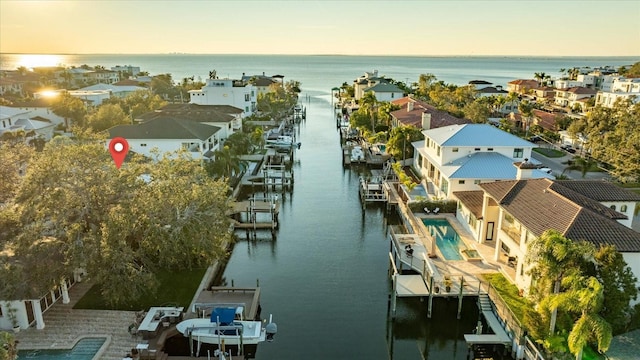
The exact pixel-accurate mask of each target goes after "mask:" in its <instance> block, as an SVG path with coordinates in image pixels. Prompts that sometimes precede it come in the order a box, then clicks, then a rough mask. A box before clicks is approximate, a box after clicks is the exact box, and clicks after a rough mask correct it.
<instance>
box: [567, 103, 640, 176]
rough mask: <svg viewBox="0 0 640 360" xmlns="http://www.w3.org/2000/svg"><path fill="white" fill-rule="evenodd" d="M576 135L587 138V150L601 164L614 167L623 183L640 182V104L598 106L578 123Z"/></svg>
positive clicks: (613, 170)
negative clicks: (609, 106) (611, 106)
mask: <svg viewBox="0 0 640 360" xmlns="http://www.w3.org/2000/svg"><path fill="white" fill-rule="evenodd" d="M570 129H571V132H572V133H581V134H583V135H585V137H586V138H587V143H586V145H585V148H586V149H587V150H589V151H590V153H591V156H593V157H594V158H595V159H597V160H598V161H601V162H604V163H606V164H609V165H610V166H611V175H613V176H614V177H615V178H617V179H618V180H620V181H623V182H624V181H637V180H639V179H640V131H638V129H640V104H635V105H631V103H630V102H629V101H618V102H616V103H615V104H614V107H613V108H606V107H602V106H597V107H595V108H593V109H592V110H591V111H590V112H589V113H588V114H587V116H585V117H583V118H581V119H578V120H575V121H574V124H572V125H571V127H570Z"/></svg>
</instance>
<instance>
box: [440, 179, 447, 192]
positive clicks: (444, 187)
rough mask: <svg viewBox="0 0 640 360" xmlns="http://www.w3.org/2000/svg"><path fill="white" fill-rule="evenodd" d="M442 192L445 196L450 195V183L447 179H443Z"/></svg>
mask: <svg viewBox="0 0 640 360" xmlns="http://www.w3.org/2000/svg"><path fill="white" fill-rule="evenodd" d="M440 191H442V192H443V193H445V194H448V193H449V182H448V181H447V180H446V179H445V178H442V184H440Z"/></svg>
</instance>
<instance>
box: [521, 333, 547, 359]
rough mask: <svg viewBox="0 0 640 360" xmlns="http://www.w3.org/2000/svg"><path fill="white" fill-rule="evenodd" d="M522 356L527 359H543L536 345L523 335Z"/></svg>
mask: <svg viewBox="0 0 640 360" xmlns="http://www.w3.org/2000/svg"><path fill="white" fill-rule="evenodd" d="M524 357H525V358H526V359H527V360H544V356H542V354H541V353H540V350H538V347H537V346H536V345H535V344H534V343H533V342H532V341H531V340H530V339H529V338H528V337H527V336H525V343H524Z"/></svg>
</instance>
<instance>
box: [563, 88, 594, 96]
mask: <svg viewBox="0 0 640 360" xmlns="http://www.w3.org/2000/svg"><path fill="white" fill-rule="evenodd" d="M566 91H568V92H570V93H574V94H579V95H595V94H597V93H598V91H597V90H594V89H589V88H586V87H581V86H576V87H572V88H568V89H566Z"/></svg>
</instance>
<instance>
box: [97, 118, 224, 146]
mask: <svg viewBox="0 0 640 360" xmlns="http://www.w3.org/2000/svg"><path fill="white" fill-rule="evenodd" d="M218 130H220V128H219V127H217V126H213V125H207V124H201V123H197V122H194V121H190V120H187V119H184V118H177V117H174V116H168V115H162V116H160V117H157V118H154V119H152V120H149V121H147V122H144V123H142V124H139V125H118V126H114V127H112V128H111V129H109V130H108V131H109V136H110V137H115V136H122V137H124V138H126V139H199V140H207V139H208V138H210V137H211V136H213V135H214V134H215V133H216V132H218Z"/></svg>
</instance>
